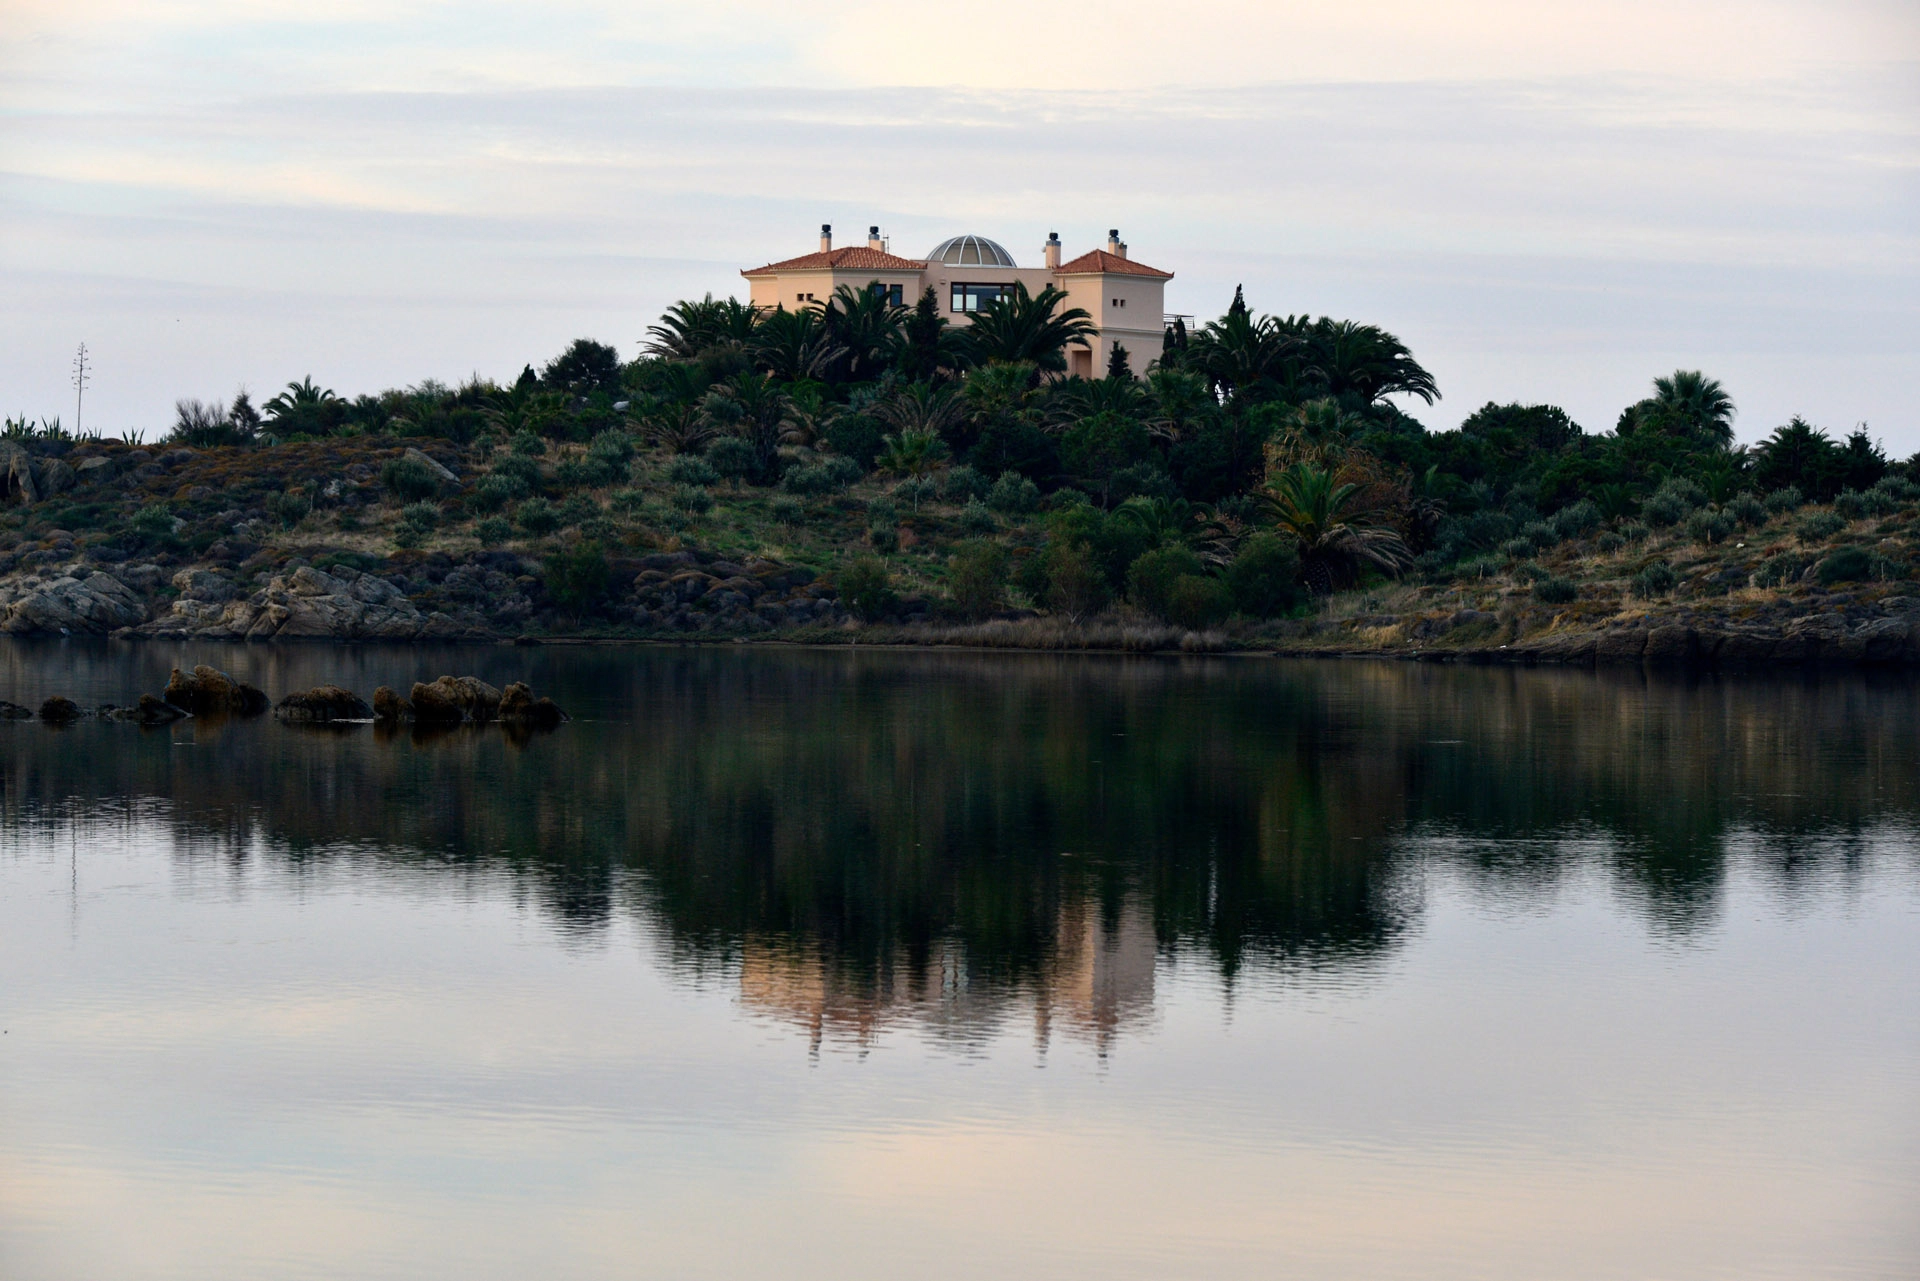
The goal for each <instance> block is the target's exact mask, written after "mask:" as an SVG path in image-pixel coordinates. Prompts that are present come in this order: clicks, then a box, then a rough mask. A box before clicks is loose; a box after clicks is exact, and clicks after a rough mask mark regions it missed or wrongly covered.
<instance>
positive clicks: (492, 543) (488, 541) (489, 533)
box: [473, 516, 513, 547]
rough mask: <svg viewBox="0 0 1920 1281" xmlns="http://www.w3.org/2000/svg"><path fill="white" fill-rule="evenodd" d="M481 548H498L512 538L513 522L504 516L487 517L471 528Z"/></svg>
mask: <svg viewBox="0 0 1920 1281" xmlns="http://www.w3.org/2000/svg"><path fill="white" fill-rule="evenodd" d="M473 532H474V533H475V534H476V535H477V536H478V537H479V539H480V545H481V546H482V547H498V546H499V545H500V544H501V543H504V542H506V541H507V540H508V539H509V538H512V537H513V522H512V521H510V520H508V519H507V518H506V517H505V516H489V517H487V518H486V519H485V520H483V521H481V522H480V523H479V524H477V525H475V526H474V527H473Z"/></svg>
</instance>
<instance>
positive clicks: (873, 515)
mask: <svg viewBox="0 0 1920 1281" xmlns="http://www.w3.org/2000/svg"><path fill="white" fill-rule="evenodd" d="M899 523H900V509H899V508H898V507H896V506H894V504H893V500H892V499H891V498H884V497H882V498H876V499H874V500H873V501H872V502H870V503H868V504H867V526H868V528H876V527H878V526H881V525H887V526H892V525H898V524H899Z"/></svg>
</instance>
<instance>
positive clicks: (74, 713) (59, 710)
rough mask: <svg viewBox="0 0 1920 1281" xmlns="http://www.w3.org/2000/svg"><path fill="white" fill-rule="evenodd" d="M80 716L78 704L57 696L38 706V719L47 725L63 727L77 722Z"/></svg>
mask: <svg viewBox="0 0 1920 1281" xmlns="http://www.w3.org/2000/svg"><path fill="white" fill-rule="evenodd" d="M81 715H82V713H81V711H80V704H78V703H76V702H74V701H73V700H72V699H70V698H63V697H62V696H60V695H59V694H55V695H54V696H53V697H52V698H50V699H48V700H47V701H46V702H44V703H42V704H40V719H41V720H43V721H45V722H47V724H49V725H65V724H67V723H68V722H70V721H77V720H79V719H80V717H81Z"/></svg>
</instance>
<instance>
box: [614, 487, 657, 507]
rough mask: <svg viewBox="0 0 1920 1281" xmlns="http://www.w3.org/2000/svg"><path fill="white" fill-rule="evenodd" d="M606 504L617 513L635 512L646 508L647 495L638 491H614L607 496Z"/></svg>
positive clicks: (643, 491) (642, 491)
mask: <svg viewBox="0 0 1920 1281" xmlns="http://www.w3.org/2000/svg"><path fill="white" fill-rule="evenodd" d="M607 502H609V503H610V504H612V505H613V507H614V509H615V510H617V511H623V512H637V511H640V510H642V509H643V508H645V507H646V505H647V495H646V491H645V490H640V489H616V490H614V491H613V492H612V493H611V494H608V495H607Z"/></svg>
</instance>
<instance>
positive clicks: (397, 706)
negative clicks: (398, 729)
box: [373, 685, 413, 724]
mask: <svg viewBox="0 0 1920 1281" xmlns="http://www.w3.org/2000/svg"><path fill="white" fill-rule="evenodd" d="M373 719H375V720H377V721H382V722H386V723H388V724H394V723H398V722H400V721H410V720H412V719H413V704H412V703H409V702H408V701H407V700H406V699H404V698H402V697H400V696H399V695H398V694H396V693H394V692H393V691H392V690H391V689H389V688H388V687H387V686H385V685H382V686H381V687H380V688H379V689H376V690H374V691H373Z"/></svg>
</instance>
